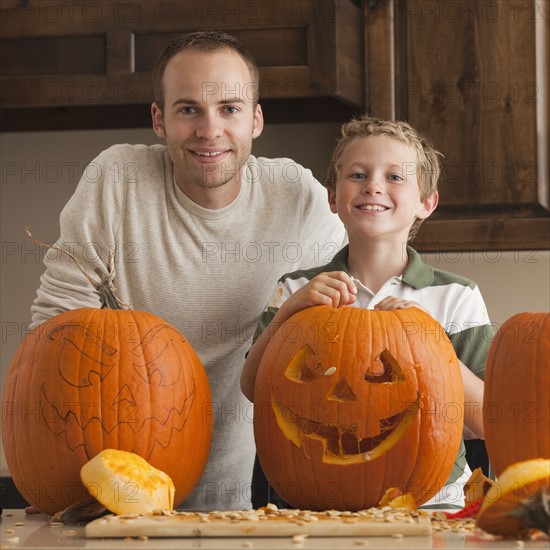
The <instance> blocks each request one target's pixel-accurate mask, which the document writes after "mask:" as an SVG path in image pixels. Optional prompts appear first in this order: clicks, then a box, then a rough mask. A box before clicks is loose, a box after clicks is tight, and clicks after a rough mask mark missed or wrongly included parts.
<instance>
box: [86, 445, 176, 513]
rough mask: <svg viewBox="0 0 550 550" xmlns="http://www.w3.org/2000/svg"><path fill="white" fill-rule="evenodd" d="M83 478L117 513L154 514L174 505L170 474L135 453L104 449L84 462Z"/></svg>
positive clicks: (108, 507) (106, 504)
mask: <svg viewBox="0 0 550 550" xmlns="http://www.w3.org/2000/svg"><path fill="white" fill-rule="evenodd" d="M80 478H81V479H82V483H83V484H84V486H85V487H86V489H88V491H89V492H90V494H92V495H93V496H94V497H95V498H96V499H97V500H98V501H99V502H100V503H101V504H103V506H105V508H107V509H108V510H110V511H111V512H113V513H114V514H151V513H153V511H154V510H172V508H173V507H174V484H173V483H172V480H171V479H170V476H168V475H167V474H166V473H165V472H162V471H161V470H158V469H157V468H153V466H151V465H150V464H149V463H148V462H147V461H146V460H145V459H144V458H142V457H141V456H138V455H136V454H135V453H129V452H127V451H119V450H117V449H104V450H103V451H101V452H100V453H99V454H97V455H95V456H94V458H92V459H91V460H89V461H88V462H86V464H84V466H82V468H81V469H80Z"/></svg>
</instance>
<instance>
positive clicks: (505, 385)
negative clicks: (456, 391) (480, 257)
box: [483, 313, 550, 477]
mask: <svg viewBox="0 0 550 550" xmlns="http://www.w3.org/2000/svg"><path fill="white" fill-rule="evenodd" d="M549 403H550V313H519V314H517V315H514V316H513V317H511V318H510V319H508V320H507V321H506V322H505V323H504V324H503V325H502V326H501V328H500V330H499V331H498V332H497V334H496V335H495V337H494V340H493V342H492V344H491V347H490V349H489V354H488V357H487V367H486V371H485V390H484V417H483V418H484V431H485V444H486V447H487V452H488V455H489V459H490V462H491V465H492V467H493V469H494V471H495V473H496V475H497V477H498V476H499V475H500V474H501V473H502V472H503V471H504V470H505V469H506V468H507V467H508V466H510V465H511V464H514V463H516V462H521V461H525V460H528V459H530V458H539V457H542V458H550V406H549Z"/></svg>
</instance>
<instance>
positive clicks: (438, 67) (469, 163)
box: [365, 0, 550, 258]
mask: <svg viewBox="0 0 550 550" xmlns="http://www.w3.org/2000/svg"><path fill="white" fill-rule="evenodd" d="M548 4H549V3H548V2H546V1H543V0H491V1H489V0H468V1H461V2H454V1H449V0H404V1H397V0H395V1H394V0H379V1H378V2H371V3H370V7H369V9H367V11H366V42H365V51H366V66H367V71H366V78H365V82H366V90H365V96H366V97H365V105H366V110H368V111H369V112H370V113H373V114H378V115H379V116H382V117H389V118H398V119H406V120H408V121H409V122H410V123H411V124H412V125H413V126H414V127H416V128H418V129H419V130H421V131H422V132H423V133H425V134H426V135H427V136H428V137H429V138H430V139H431V140H432V141H433V142H434V145H435V146H436V148H437V149H439V150H440V151H441V152H442V153H443V154H444V155H445V157H444V161H443V164H444V174H443V177H442V180H441V188H440V196H441V199H440V205H439V207H438V209H437V210H436V212H435V213H434V214H433V216H432V217H431V218H430V219H429V220H428V221H427V222H425V224H424V225H423V226H422V228H421V230H420V232H419V234H418V236H417V239H416V240H415V245H416V246H417V247H418V248H420V249H421V250H427V251H428V250H429V251H436V252H437V251H462V250H480V249H481V250H493V252H494V254H492V256H491V257H495V258H496V257H498V252H499V251H500V250H505V249H507V250H514V249H518V250H525V249H539V248H550V178H549V168H548V155H549V142H548V135H549V129H550V123H549V110H548V96H547V94H548V77H549V74H550V71H549V70H548V67H550V55H549V6H548Z"/></svg>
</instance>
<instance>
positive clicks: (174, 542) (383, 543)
mask: <svg viewBox="0 0 550 550" xmlns="http://www.w3.org/2000/svg"><path fill="white" fill-rule="evenodd" d="M48 520H49V517H48V516H46V515H44V514H33V515H26V514H25V512H24V511H23V510H19V509H18V510H4V512H3V514H2V520H1V523H0V541H1V543H0V548H1V549H2V550H8V549H9V550H12V549H13V550H16V549H19V548H25V549H35V550H46V549H80V548H88V549H98V550H99V549H105V550H110V549H129V548H132V549H134V548H137V549H140V550H141V549H143V550H153V549H155V550H156V549H158V550H165V549H166V550H168V549H178V550H179V549H182V550H185V549H188V548H189V549H191V548H192V549H197V548H200V549H205V550H210V549H211V550H222V549H244V548H251V549H266V550H267V549H269V550H279V549H280V550H283V549H292V550H302V549H304V550H305V549H315V550H329V549H331V550H332V549H334V550H341V549H342V550H343V549H353V550H359V549H361V548H365V549H367V550H373V549H397V550H409V549H412V550H415V549H418V550H424V549H429V548H440V549H451V548H452V549H453V550H456V549H461V548H467V549H471V550H474V549H488V550H491V549H494V550H505V549H506V550H508V549H513V550H517V549H518V548H524V549H538V550H547V549H549V548H550V543H549V541H548V538H545V537H543V536H541V537H540V538H538V539H536V540H525V541H517V540H502V539H495V538H494V537H491V536H490V535H487V534H485V533H483V532H482V531H480V530H476V531H475V532H473V533H467V534H464V533H451V532H446V533H441V532H434V533H433V534H432V536H429V537H426V536H418V537H417V536H410V537H409V536H407V537H401V538H396V537H323V538H321V537H311V538H308V539H305V540H304V541H303V542H301V543H296V542H293V540H292V538H290V537H276V538H273V537H247V538H222V537H220V538H149V539H146V540H140V539H138V538H132V539H116V538H112V539H87V538H86V537H85V536H84V526H82V525H76V526H74V525H50V523H49V521H48Z"/></svg>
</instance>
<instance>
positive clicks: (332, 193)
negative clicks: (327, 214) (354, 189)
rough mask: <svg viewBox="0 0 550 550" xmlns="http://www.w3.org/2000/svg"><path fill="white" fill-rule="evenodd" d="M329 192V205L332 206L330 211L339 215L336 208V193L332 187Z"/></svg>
mask: <svg viewBox="0 0 550 550" xmlns="http://www.w3.org/2000/svg"><path fill="white" fill-rule="evenodd" d="M327 192H328V204H329V206H330V211H331V212H332V213H333V214H338V208H336V191H334V190H333V189H331V188H330V187H327Z"/></svg>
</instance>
